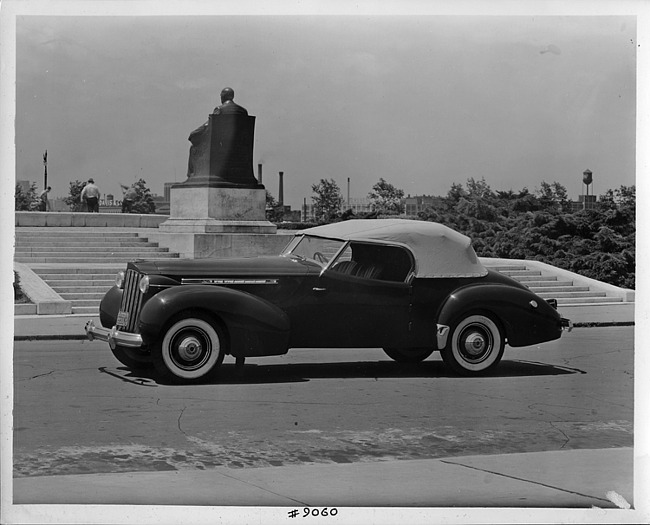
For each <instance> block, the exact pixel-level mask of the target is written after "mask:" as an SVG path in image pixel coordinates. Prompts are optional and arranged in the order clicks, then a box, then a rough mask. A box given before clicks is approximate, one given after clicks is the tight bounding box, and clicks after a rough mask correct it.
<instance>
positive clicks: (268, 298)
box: [86, 219, 571, 383]
mask: <svg viewBox="0 0 650 525" xmlns="http://www.w3.org/2000/svg"><path fill="white" fill-rule="evenodd" d="M556 306H557V303H556V302H555V301H553V300H550V301H546V300H544V299H541V298H540V297H538V296H537V295H535V294H534V293H532V292H531V291H530V290H528V289H527V288H526V287H525V286H523V285H522V284H520V283H518V282H517V281H514V280H512V279H510V278H509V277H506V276H504V275H501V274H499V273H497V272H495V271H492V270H489V269H486V268H485V267H484V266H483V265H482V264H481V263H480V261H479V260H478V258H477V257H476V253H475V252H474V249H473V248H472V246H471V243H470V240H469V238H468V237H466V236H464V235H461V234H460V233H458V232H456V231H454V230H452V229H450V228H447V227H446V226H443V225H441V224H437V223H433V222H424V221H411V220H402V219H378V220H350V221H344V222H339V223H335V224H329V225H325V226H318V227H315V228H311V229H307V230H304V231H302V232H300V233H298V234H297V235H295V236H294V237H293V239H292V240H291V242H290V243H289V244H288V245H287V247H286V248H285V249H284V251H283V252H282V254H280V255H279V256H273V257H251V258H237V259H194V260H165V261H134V262H130V263H128V265H127V268H126V271H125V272H120V273H119V274H118V276H117V279H116V284H115V286H114V287H113V288H111V290H109V291H108V292H107V293H106V296H105V297H104V299H103V300H102V302H101V306H100V321H101V324H102V327H98V326H95V325H94V323H93V322H92V321H89V322H88V323H87V325H86V334H87V336H88V338H89V339H91V340H92V339H99V340H102V341H107V342H108V343H109V345H110V347H111V349H112V351H113V353H114V355H115V357H116V358H117V359H118V360H119V361H120V362H121V363H123V364H124V365H126V366H128V367H132V368H137V367H148V366H151V365H153V366H154V367H155V369H156V371H157V372H158V373H159V374H160V375H161V376H163V379H164V380H167V381H172V382H188V383H189V382H197V381H205V380H207V379H208V378H210V377H212V376H213V375H214V374H215V373H216V372H217V370H218V368H219V366H220V364H221V363H222V361H223V358H224V356H225V355H226V354H230V355H232V356H233V357H235V359H236V362H237V363H238V364H243V361H244V358H245V357H251V356H268V355H280V354H285V353H286V352H287V351H288V350H289V348H309V347H312V348H322V347H340V348H359V347H366V348H377V347H380V348H383V349H384V351H385V352H386V354H388V356H390V357H391V358H392V359H394V360H395V361H399V362H408V363H415V362H419V361H422V360H423V359H426V358H427V357H428V356H429V355H431V353H432V352H434V351H435V350H439V351H440V352H441V354H442V358H443V360H444V362H445V364H446V365H447V366H448V367H449V368H450V369H451V370H453V371H454V372H456V373H458V374H463V375H473V374H480V373H484V372H486V371H487V370H490V369H492V368H494V367H495V366H496V365H497V364H498V363H499V361H500V360H501V357H502V355H503V350H504V345H505V343H506V342H507V343H508V344H509V345H510V346H512V347H519V346H528V345H534V344H537V343H542V342H545V341H551V340H554V339H557V338H559V337H560V336H561V334H562V331H563V330H570V329H571V322H570V321H569V320H567V319H563V318H561V317H560V315H559V314H558V312H557V310H556Z"/></svg>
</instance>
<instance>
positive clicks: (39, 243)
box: [16, 238, 158, 248]
mask: <svg viewBox="0 0 650 525" xmlns="http://www.w3.org/2000/svg"><path fill="white" fill-rule="evenodd" d="M50 246H51V247H55V248H58V247H61V246H78V247H81V248H84V247H86V248H104V247H106V246H119V247H124V248H128V247H134V248H141V247H149V246H151V247H157V246H158V243H156V242H149V241H147V240H146V239H130V240H120V239H116V240H112V239H107V240H106V241H98V240H95V239H93V240H88V241H80V240H78V239H76V238H75V239H74V240H72V239H61V240H53V239H49V238H48V239H39V240H33V241H25V240H22V239H21V240H16V248H31V247H41V248H45V247H50Z"/></svg>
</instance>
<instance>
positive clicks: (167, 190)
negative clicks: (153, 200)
mask: <svg viewBox="0 0 650 525" xmlns="http://www.w3.org/2000/svg"><path fill="white" fill-rule="evenodd" d="M174 184H178V183H177V182H165V183H164V184H163V196H164V198H165V201H167V202H171V200H172V199H171V189H172V185H174Z"/></svg>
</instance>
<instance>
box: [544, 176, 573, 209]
mask: <svg viewBox="0 0 650 525" xmlns="http://www.w3.org/2000/svg"><path fill="white" fill-rule="evenodd" d="M536 194H537V195H538V198H539V202H540V204H541V205H542V208H555V209H557V210H563V211H568V210H570V209H571V205H570V204H569V197H568V194H567V191H566V188H565V187H564V186H562V184H560V183H559V182H553V183H552V184H549V183H548V182H546V181H542V183H541V187H540V189H539V190H537V191H536Z"/></svg>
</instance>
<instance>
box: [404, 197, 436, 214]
mask: <svg viewBox="0 0 650 525" xmlns="http://www.w3.org/2000/svg"><path fill="white" fill-rule="evenodd" d="M442 201H443V199H442V197H434V196H432V195H414V196H413V197H411V195H410V194H409V195H407V196H406V197H404V198H403V199H402V204H403V205H404V211H405V212H406V215H417V214H418V213H419V212H421V211H424V210H426V209H427V208H435V207H437V206H440V205H441V204H442Z"/></svg>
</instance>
